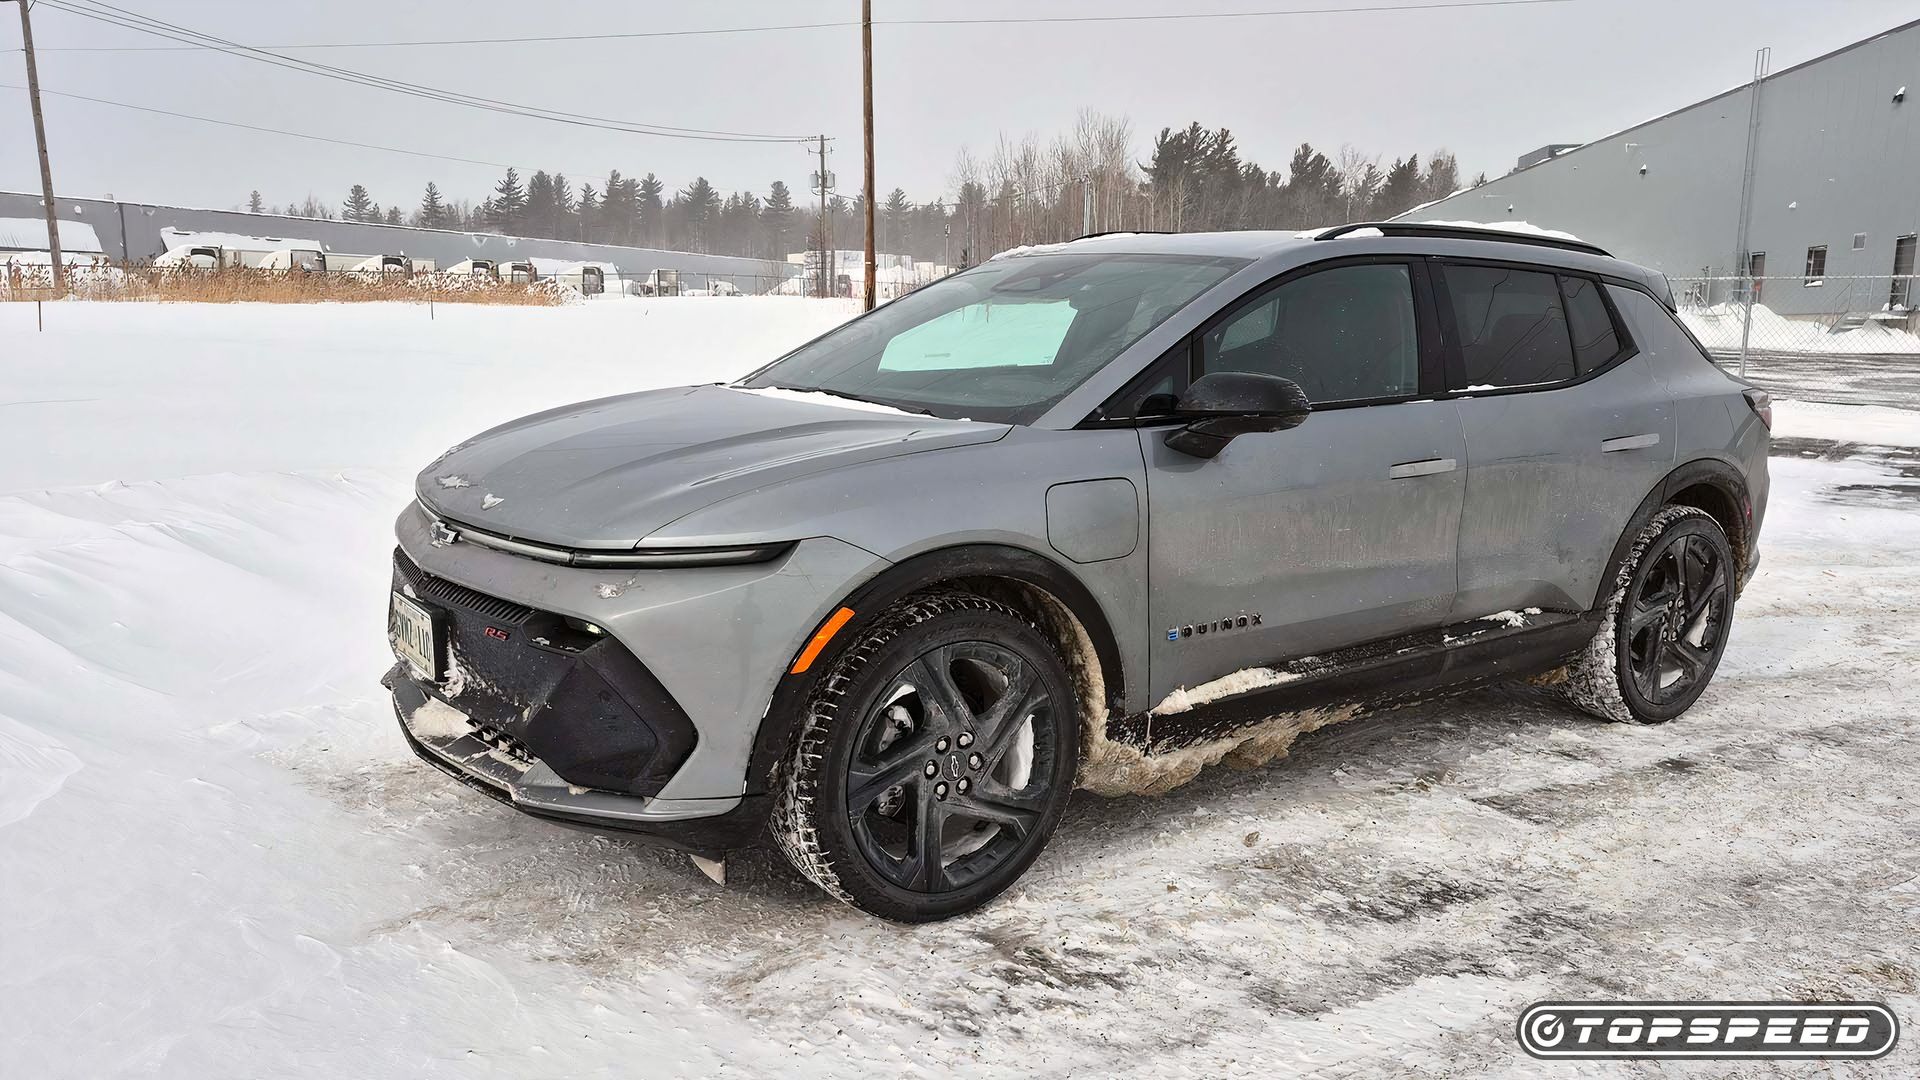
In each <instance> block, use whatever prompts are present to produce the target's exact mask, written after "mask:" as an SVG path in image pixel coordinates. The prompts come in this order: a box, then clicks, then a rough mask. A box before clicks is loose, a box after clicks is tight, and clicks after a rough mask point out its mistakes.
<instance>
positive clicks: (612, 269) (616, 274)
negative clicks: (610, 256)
mask: <svg viewBox="0 0 1920 1080" xmlns="http://www.w3.org/2000/svg"><path fill="white" fill-rule="evenodd" d="M533 265H534V267H535V268H536V269H538V270H539V271H540V276H541V278H542V279H550V280H552V281H556V282H559V283H560V284H562V285H565V286H567V287H568V288H570V289H573V290H575V291H577V292H578V293H579V294H580V295H581V296H599V295H601V294H603V293H605V292H607V290H608V289H609V288H611V289H612V290H613V291H614V293H615V294H616V295H624V294H625V292H626V289H625V286H624V285H623V284H622V282H621V280H620V268H619V267H617V266H615V265H614V264H612V263H610V262H566V261H563V260H560V259H534V260H533Z"/></svg>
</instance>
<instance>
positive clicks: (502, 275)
mask: <svg viewBox="0 0 1920 1080" xmlns="http://www.w3.org/2000/svg"><path fill="white" fill-rule="evenodd" d="M496 276H497V277H499V279H500V280H501V281H505V282H510V283H512V284H514V285H531V284H533V283H534V282H536V281H539V280H540V271H539V270H538V269H537V268H536V267H535V266H534V265H533V263H532V262H531V261H530V260H527V259H520V260H516V261H514V262H503V263H501V264H500V266H499V272H498V274H497V275H496Z"/></svg>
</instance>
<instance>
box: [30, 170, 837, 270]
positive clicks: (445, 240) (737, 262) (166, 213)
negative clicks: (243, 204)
mask: <svg viewBox="0 0 1920 1080" xmlns="http://www.w3.org/2000/svg"><path fill="white" fill-rule="evenodd" d="M44 214H45V210H44V209H43V206H42V203H41V199H40V196H39V195H37V194H25V193H21V192H11V191H0V222H9V221H10V222H14V223H16V224H17V225H22V226H24V225H25V224H28V223H32V222H35V221H36V220H37V219H40V218H42V217H43V216H44ZM57 215H58V217H59V219H60V220H61V222H63V223H65V224H63V227H62V230H61V232H62V235H63V236H65V235H66V234H67V231H68V226H70V225H84V226H86V227H87V228H86V229H75V230H73V231H74V233H75V235H76V236H86V237H88V239H89V243H88V244H87V245H86V247H92V246H94V245H93V244H92V243H91V240H92V239H93V238H98V245H97V250H98V251H99V252H100V253H103V254H105V255H106V256H107V257H108V258H109V259H111V260H113V261H114V262H119V261H121V260H127V261H131V262H142V261H145V260H147V259H151V258H153V257H154V256H156V255H159V254H162V253H163V252H165V251H166V250H167V248H168V247H169V246H170V245H169V243H168V241H167V239H166V238H165V237H163V236H162V234H161V230H162V229H173V230H177V231H179V232H186V233H232V234H238V235H242V236H254V237H283V238H286V239H289V240H310V241H313V242H315V243H317V244H319V245H320V248H321V250H323V251H328V252H354V253H358V254H363V255H406V256H408V257H410V258H414V259H432V260H433V261H434V262H435V263H436V264H437V265H439V266H442V267H446V266H451V265H453V264H454V263H457V262H460V261H461V260H463V259H492V260H494V261H496V262H507V261H509V260H518V259H558V260H562V261H566V262H605V263H612V264H613V265H615V266H617V267H619V268H620V272H621V273H622V274H623V275H625V276H628V277H634V278H643V277H644V276H645V275H647V274H649V273H651V272H653V271H655V270H678V271H680V273H681V274H682V275H683V276H685V277H687V278H689V279H710V278H727V279H734V280H735V283H736V284H737V285H738V286H739V287H740V288H741V289H742V290H743V291H745V290H748V287H749V285H750V284H751V285H756V286H758V288H755V289H752V290H751V291H760V292H765V291H769V287H770V283H771V282H773V281H776V280H778V279H781V278H786V277H792V276H794V275H796V274H797V273H798V272H799V270H798V268H797V267H794V266H790V265H788V264H787V263H786V262H784V261H778V262H776V261H773V260H770V259H745V258H739V257H737V256H732V255H706V254H701V253H698V252H687V251H665V250H660V249H656V248H635V247H616V246H614V245H611V244H582V243H577V242H575V241H571V240H546V239H538V238H532V237H522V236H499V235H496V234H493V233H468V232H453V231H450V230H445V229H415V228H411V227H408V226H404V225H378V224H373V223H363V222H353V221H327V220H323V219H317V218H301V217H283V216H280V215H277V214H248V213H243V212H241V211H237V210H195V209H190V208H187V207H179V206H157V205H153V204H150V203H133V202H109V201H106V200H102V199H68V198H62V199H60V200H59V206H58V210H57ZM15 233H17V234H20V236H18V237H16V240H17V241H18V242H16V243H14V244H13V245H12V246H14V247H15V248H17V249H27V248H42V247H44V246H45V244H46V229H45V227H44V226H40V227H36V228H33V229H26V228H14V229H12V230H11V231H10V232H9V231H4V230H0V255H4V254H5V253H6V249H7V246H8V244H7V238H8V236H9V235H12V234H15ZM72 250H85V247H78V248H73V249H72Z"/></svg>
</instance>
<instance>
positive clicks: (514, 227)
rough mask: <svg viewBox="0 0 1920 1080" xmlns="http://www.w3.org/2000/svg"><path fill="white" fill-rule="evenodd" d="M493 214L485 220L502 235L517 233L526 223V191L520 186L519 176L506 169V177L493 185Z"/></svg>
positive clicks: (513, 171)
mask: <svg viewBox="0 0 1920 1080" xmlns="http://www.w3.org/2000/svg"><path fill="white" fill-rule="evenodd" d="M490 201H491V202H492V203H493V212H492V213H491V214H489V215H488V218H487V220H488V221H489V222H490V223H491V224H492V225H493V226H494V227H495V228H497V229H499V230H500V231H501V232H504V233H510V234H511V233H518V232H519V231H520V230H521V228H522V227H523V226H524V224H525V222H526V213H527V191H526V188H524V187H521V186H520V174H519V172H517V171H515V170H514V169H511V168H510V169H508V170H507V175H506V176H504V177H502V178H501V180H500V182H499V183H497V184H495V185H493V198H492V199H491V200H490Z"/></svg>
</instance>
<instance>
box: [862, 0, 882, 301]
mask: <svg viewBox="0 0 1920 1080" xmlns="http://www.w3.org/2000/svg"><path fill="white" fill-rule="evenodd" d="M860 108H861V114H862V115H861V120H862V123H863V125H864V127H865V131H866V137H867V183H866V198H867V310H868V311H872V310H873V291H874V278H875V277H876V276H878V275H876V274H875V272H874V271H875V269H876V267H875V266H874V258H875V256H874V254H873V0H860Z"/></svg>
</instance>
